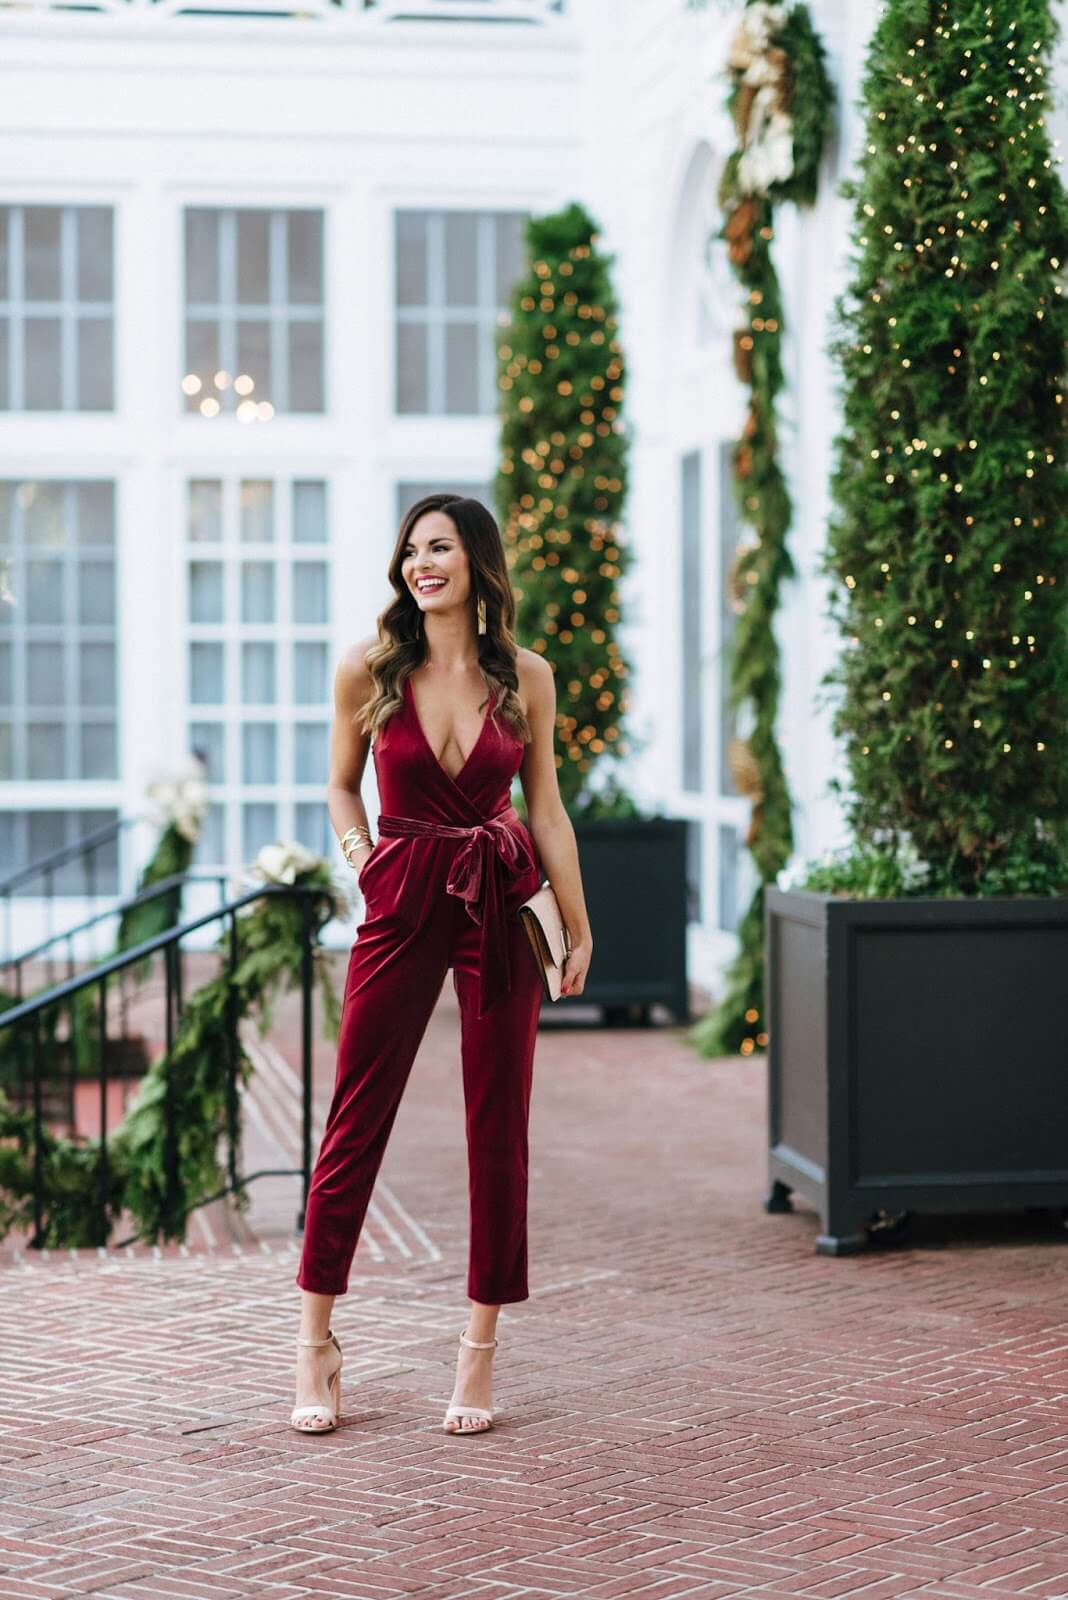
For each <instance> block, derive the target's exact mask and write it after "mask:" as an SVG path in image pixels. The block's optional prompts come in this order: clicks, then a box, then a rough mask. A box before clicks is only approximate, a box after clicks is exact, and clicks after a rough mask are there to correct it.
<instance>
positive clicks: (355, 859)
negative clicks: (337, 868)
mask: <svg viewBox="0 0 1068 1600" xmlns="http://www.w3.org/2000/svg"><path fill="white" fill-rule="evenodd" d="M374 848H375V847H374V845H373V844H358V845H355V846H354V847H353V849H352V850H350V851H349V859H350V861H351V863H352V869H353V871H354V872H355V874H356V883H357V885H358V884H359V881H360V877H361V875H362V873H363V869H364V867H365V866H366V865H367V863H368V861H369V860H370V859H371V857H372V855H373V854H374Z"/></svg>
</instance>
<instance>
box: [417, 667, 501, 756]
mask: <svg viewBox="0 0 1068 1600" xmlns="http://www.w3.org/2000/svg"><path fill="white" fill-rule="evenodd" d="M404 691H405V693H406V694H407V696H408V704H409V705H410V706H411V708H412V721H413V722H414V723H415V726H416V730H417V732H418V734H419V737H420V739H421V740H422V742H423V745H424V748H425V749H426V752H427V754H428V755H429V757H430V759H431V761H432V762H433V763H434V765H435V766H436V767H437V769H438V771H439V772H441V773H443V774H444V775H445V777H446V778H448V780H449V782H450V783H458V782H459V781H460V779H461V778H462V777H463V775H464V773H465V772H466V771H467V769H468V767H469V766H470V765H471V760H472V758H473V756H474V754H475V751H476V750H477V749H478V747H479V745H480V744H481V743H482V739H483V736H484V735H485V732H486V725H487V723H488V722H489V714H490V707H489V705H487V707H486V709H485V711H484V712H483V713H482V726H481V728H479V730H478V737H477V739H476V740H475V742H474V744H473V745H472V746H471V748H470V750H469V751H468V753H467V755H466V757H465V758H464V761H463V763H462V765H461V767H460V770H459V771H458V772H455V773H453V772H450V771H449V770H448V768H446V767H443V766H442V764H441V762H440V760H439V759H438V757H437V756H436V755H435V754H434V746H433V745H432V744H431V743H430V740H429V739H428V738H427V736H426V733H425V732H424V730H423V724H422V722H421V720H420V717H419V709H418V707H417V706H416V703H415V690H414V689H413V688H412V679H411V673H409V674H408V676H407V677H406V678H405V680H404ZM490 699H491V703H492V696H491V697H490Z"/></svg>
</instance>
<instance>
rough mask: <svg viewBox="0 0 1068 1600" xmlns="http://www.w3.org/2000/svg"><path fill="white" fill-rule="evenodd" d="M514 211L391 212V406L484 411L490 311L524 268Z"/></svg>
mask: <svg viewBox="0 0 1068 1600" xmlns="http://www.w3.org/2000/svg"><path fill="white" fill-rule="evenodd" d="M526 221H527V214H526V213H525V212H519V211H499V212H494V211H396V212H395V213H394V261H395V315H396V325H395V368H396V395H395V405H396V409H397V411H398V412H414V413H421V414H427V413H431V414H440V413H447V414H450V415H453V414H455V415H471V414H481V415H485V414H491V415H492V414H493V413H494V412H495V411H496V408H497V355H496V348H495V336H496V332H497V323H498V318H499V317H500V315H501V313H502V312H504V311H505V310H506V309H507V306H508V301H509V297H510V294H511V291H512V286H513V285H514V283H515V281H516V279H517V278H518V277H519V275H520V273H521V272H522V270H523V265H524V259H525V247H524V240H523V231H524V227H525V224H526Z"/></svg>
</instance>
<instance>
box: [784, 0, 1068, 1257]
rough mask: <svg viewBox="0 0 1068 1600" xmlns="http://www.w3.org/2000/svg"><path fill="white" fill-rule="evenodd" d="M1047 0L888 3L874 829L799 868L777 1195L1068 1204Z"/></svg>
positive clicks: (846, 718)
mask: <svg viewBox="0 0 1068 1600" xmlns="http://www.w3.org/2000/svg"><path fill="white" fill-rule="evenodd" d="M1053 37H1054V23H1053V19H1052V15H1051V7H1050V3H1049V0H1020V3H1019V4H1017V5H1015V6H1013V7H1011V8H1009V7H1006V8H998V7H991V6H990V5H989V4H987V3H985V0H954V4H953V5H952V7H950V6H949V5H944V4H929V3H924V4H918V3H917V0H888V3H887V5H886V7H885V9H884V11H883V13H882V15H881V17H880V19H879V21H878V23H877V25H876V28H875V32H874V36H873V41H872V44H871V47H870V54H869V58H868V62H867V69H866V76H865V85H864V91H865V98H866V105H867V110H868V119H867V130H866V138H865V140H864V153H863V155H862V157H861V162H860V170H859V172H858V174H857V176H856V179H855V181H853V182H851V183H850V184H848V185H847V186H846V191H845V192H846V193H847V195H848V196H849V197H850V198H851V199H852V200H853V201H854V202H855V207H856V212H855V216H856V254H855V257H854V264H853V277H852V282H851V284H850V286H849V288H848V289H847V292H846V294H845V295H844V296H843V299H842V301H841V302H840V304H839V308H838V309H839V316H840V322H839V329H838V333H837V336H836V340H835V354H836V357H837V359H838V361H839V362H840V364H841V370H842V373H843V376H844V386H843V391H842V399H843V426H842V430H841V432H840V434H839V437H838V439H837V440H836V460H835V470H834V483H833V487H834V499H835V512H834V516H833V519H832V524H831V529H830V540H829V554H828V563H827V564H828V571H829V573H830V574H831V576H832V579H833V582H834V590H833V601H832V604H833V611H834V615H835V618H836V620H837V622H838V625H839V626H840V628H841V631H842V635H843V651H842V656H841V659H840V663H839V665H838V667H837V670H836V671H835V673H834V674H833V679H834V683H835V685H836V686H837V694H838V702H837V710H836V726H837V731H838V733H839V734H840V736H841V737H842V739H843V740H844V744H845V752H846V757H847V760H848V767H849V783H848V786H847V793H846V798H845V803H846V808H847V812H848V815H849V819H850V822H851V828H852V833H853V836H854V847H853V848H852V849H851V850H850V851H847V852H845V853H842V854H840V855H839V856H838V857H836V858H834V859H831V860H829V861H827V862H825V863H823V864H822V865H820V866H818V867H816V868H813V869H811V870H809V871H808V873H807V874H805V873H802V874H801V875H800V876H796V875H795V882H796V883H797V885H798V890H799V891H800V892H798V890H788V891H785V892H784V891H783V890H782V889H778V890H771V891H769V895H768V901H767V940H768V961H769V980H770V983H769V996H770V1002H771V1011H772V1027H771V1054H770V1061H769V1066H770V1075H771V1178H772V1192H771V1195H770V1196H769V1202H768V1204H769V1206H770V1208H772V1209H783V1208H785V1207H786V1206H788V1204H789V1200H788V1191H789V1190H791V1189H796V1190H798V1191H799V1192H801V1193H802V1194H804V1195H806V1196H807V1197H808V1198H809V1199H810V1200H811V1201H812V1202H813V1203H814V1204H815V1205H817V1207H818V1208H819V1209H820V1211H821V1215H822V1218H823V1229H824V1231H823V1237H822V1239H821V1248H823V1249H825V1250H828V1251H834V1252H838V1251H841V1250H845V1249H852V1248H856V1247H857V1246H858V1245H860V1244H862V1243H863V1242H864V1239H865V1234H866V1229H867V1227H868V1225H869V1223H870V1222H871V1221H872V1219H873V1218H876V1219H879V1218H880V1216H881V1217H886V1216H892V1215H895V1214H899V1213H901V1212H907V1211H910V1210H916V1211H925V1210H926V1211H961V1210H976V1211H980V1210H986V1209H992V1208H998V1209H1003V1208H1015V1207H1023V1206H1062V1205H1068V1145H1066V1144H1065V1140H1064V1129H1065V1127H1066V1126H1068V1072H1066V1070H1065V1039H1066V1038H1068V986H1066V985H1065V982H1064V974H1065V972H1066V971H1068V898H1066V894H1068V830H1066V818H1068V756H1066V748H1068V747H1066V742H1065V731H1066V713H1068V614H1066V605H1065V600H1066V596H1068V559H1066V558H1068V519H1066V517H1065V514H1064V508H1065V505H1066V504H1068V483H1066V469H1065V444H1066V434H1068V406H1066V405H1065V400H1064V389H1065V385H1064V368H1065V350H1066V348H1068V305H1066V302H1065V294H1064V262H1063V259H1062V257H1063V253H1064V251H1065V242H1066V240H1068V203H1066V198H1065V193H1064V190H1063V187H1062V184H1061V181H1060V178H1059V176H1058V173H1057V170H1056V168H1055V166H1054V165H1053V160H1052V151H1051V146H1050V138H1049V133H1048V129H1047V127H1046V123H1045V117H1046V114H1047V112H1048V109H1049V93H1048V89H1047V83H1048V63H1049V60H1050V56H1051V45H1052V41H1053Z"/></svg>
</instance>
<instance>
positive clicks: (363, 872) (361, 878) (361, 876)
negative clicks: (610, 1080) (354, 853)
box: [356, 844, 382, 900]
mask: <svg viewBox="0 0 1068 1600" xmlns="http://www.w3.org/2000/svg"><path fill="white" fill-rule="evenodd" d="M381 848H382V846H381V844H376V845H375V846H374V848H373V849H372V851H371V854H370V855H369V856H368V857H367V859H366V861H365V862H364V864H363V866H362V867H361V868H360V870H359V872H358V873H357V874H356V887H357V889H359V891H360V893H361V894H362V895H363V897H364V899H365V900H366V899H367V891H366V889H365V888H364V884H365V883H366V882H367V869H368V867H369V866H370V865H371V862H372V861H377V860H378V853H379V851H380V850H381Z"/></svg>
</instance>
